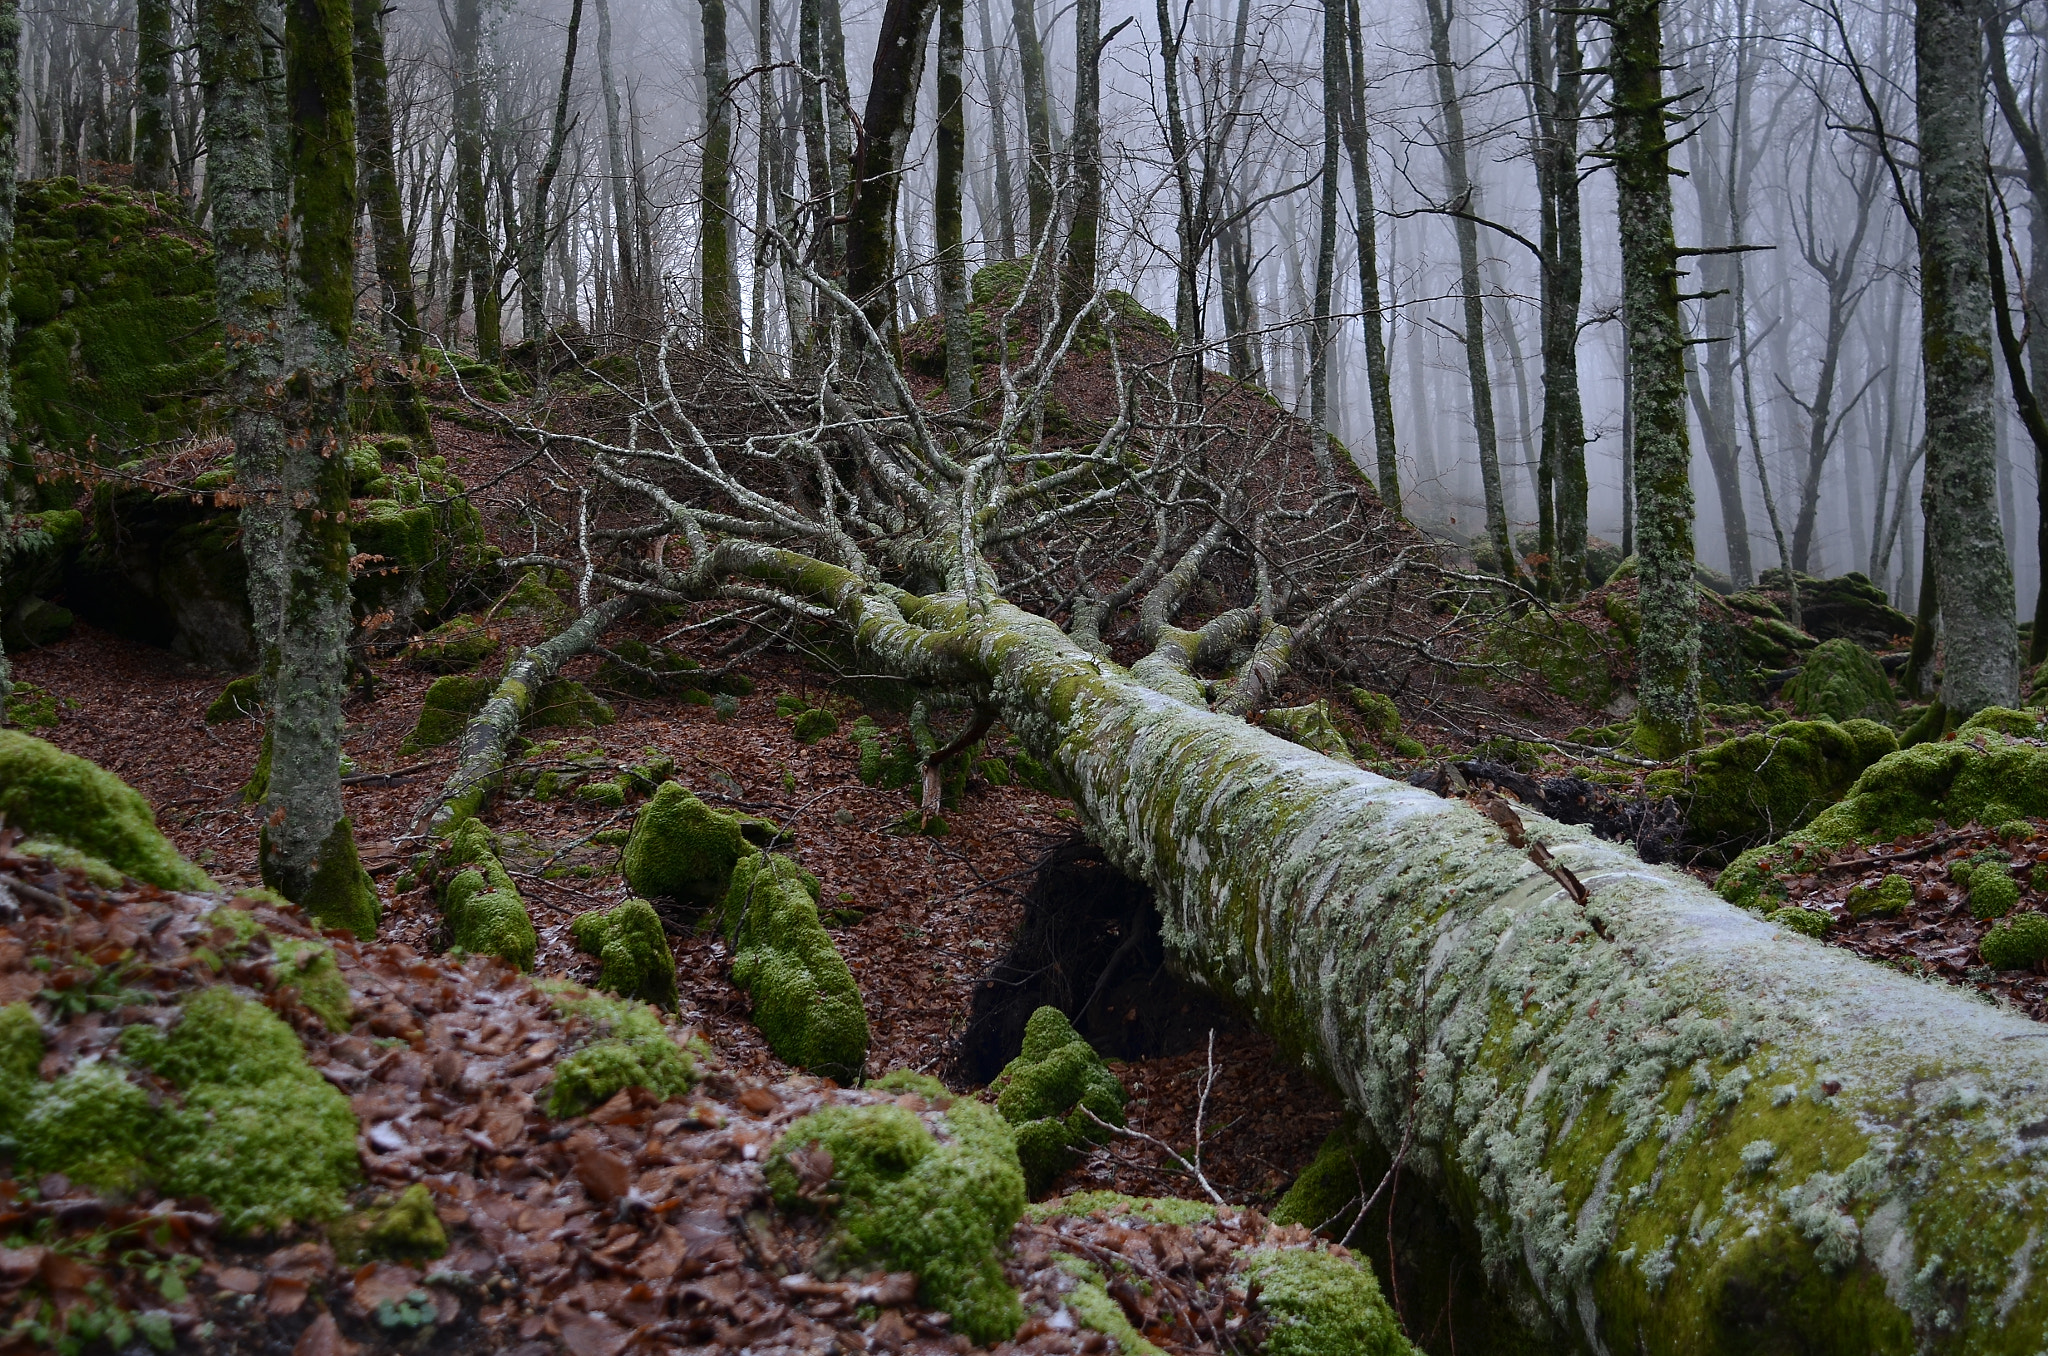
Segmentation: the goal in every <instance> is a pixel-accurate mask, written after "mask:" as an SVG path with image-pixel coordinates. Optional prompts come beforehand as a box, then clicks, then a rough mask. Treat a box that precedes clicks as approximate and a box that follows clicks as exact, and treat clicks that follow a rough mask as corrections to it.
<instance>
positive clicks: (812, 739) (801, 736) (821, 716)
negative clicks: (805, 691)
mask: <svg viewBox="0 0 2048 1356" xmlns="http://www.w3.org/2000/svg"><path fill="white" fill-rule="evenodd" d="M790 733H792V734H794V735H795V736H796V737H797V742H798V743H800V744H815V743H817V742H818V741H819V740H821V739H827V738H830V737H831V736H832V735H836V734H838V733H839V717H838V716H835V715H833V714H832V713H831V712H830V711H828V710H826V709H825V708H824V707H822V706H814V707H812V708H810V709H809V710H808V711H800V712H798V713H797V717H796V719H795V720H794V721H792V722H791V723H790Z"/></svg>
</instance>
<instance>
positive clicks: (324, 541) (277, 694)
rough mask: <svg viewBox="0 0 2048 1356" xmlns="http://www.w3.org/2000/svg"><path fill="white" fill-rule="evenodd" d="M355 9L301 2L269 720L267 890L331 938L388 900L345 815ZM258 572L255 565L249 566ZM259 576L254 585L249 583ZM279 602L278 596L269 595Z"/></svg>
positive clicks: (335, 2)
mask: <svg viewBox="0 0 2048 1356" xmlns="http://www.w3.org/2000/svg"><path fill="white" fill-rule="evenodd" d="M354 42H355V22H354V18H353V15H352V13H351V6H350V4H349V0H290V8H289V9H288V10H287V12H286V18H285V49H286V56H285V78H286V89H287V95H288V100H289V107H290V108H291V111H292V117H291V159H292V197H291V214H290V216H289V217H288V218H287V220H286V227H285V229H286V251H287V258H288V259H289V261H290V262H289V268H288V272H287V277H286V286H287V288H288V289H289V296H290V301H289V303H288V307H289V309H288V315H287V322H286V324H287V328H286V334H285V349H286V355H287V361H288V363H289V370H288V371H287V373H286V376H285V380H284V386H283V390H284V399H285V406H286V413H285V427H286V429H287V430H288V433H289V437H288V439H287V442H286V449H285V455H284V466H283V472H284V474H283V489H284V492H285V495H286V496H287V498H286V500H285V502H284V503H283V504H281V505H280V506H279V507H280V508H281V509H282V511H283V515H284V520H285V521H284V531H283V532H282V533H281V534H280V539H279V545H281V546H282V547H283V550H281V551H280V552H278V553H277V554H276V555H275V556H273V557H271V558H270V559H269V560H267V561H265V562H264V568H266V569H267V570H270V571H273V572H275V575H276V577H277V580H278V584H277V586H281V588H280V591H281V592H282V593H283V594H284V599H285V608H284V625H283V627H282V628H281V629H280V632H279V636H278V647H277V655H278V665H277V683H276V687H275V690H274V692H273V693H272V696H271V702H272V714H271V722H270V731H271V762H270V788H269V796H268V798H267V800H266V801H265V806H264V808H265V811H266V813H265V816H264V824H263V834H262V854H263V879H264V883H265V884H267V885H269V886H270V887H271V888H272V889H275V890H277V891H279V892H280V893H282V894H283V895H284V896H285V897H286V898H287V899H291V900H294V901H295V902H297V903H299V904H301V905H303V906H304V907H305V910H306V912H307V913H308V914H310V915H311V916H312V917H313V918H315V919H316V920H318V921H319V922H321V923H322V924H324V925H326V926H329V927H343V928H348V929H350V930H351V931H353V932H355V934H356V935H357V936H359V937H369V936H373V935H375V933H376V930H377V893H376V890H375V889H374V888H373V887H372V886H371V884H370V878H369V876H368V875H367V874H366V873H365V872H364V871H363V868H362V864H361V862H360V861H359V860H358V859H357V856H356V843H355V833H354V830H353V829H352V828H351V827H350V825H349V821H348V818H347V816H346V815H345V814H344V813H343V809H342V803H341V730H342V716H341V700H342V696H343V693H344V690H345V688H346V679H347V673H348V637H349V629H350V616H349V612H350V603H349V589H348V562H349V528H348V504H349V476H348V458H347V457H346V456H345V455H343V454H344V452H345V451H346V449H347V446H348V381H349V373H350V364H349V357H348V339H349V329H350V327H351V324H352V322H353V320H354V316H355V304H356V294H355V219H356V127H355V105H354V99H353V96H354V71H353V62H352V49H353V47H354ZM253 564H254V562H252V565H253ZM252 572H253V571H252ZM274 587H275V586H274Z"/></svg>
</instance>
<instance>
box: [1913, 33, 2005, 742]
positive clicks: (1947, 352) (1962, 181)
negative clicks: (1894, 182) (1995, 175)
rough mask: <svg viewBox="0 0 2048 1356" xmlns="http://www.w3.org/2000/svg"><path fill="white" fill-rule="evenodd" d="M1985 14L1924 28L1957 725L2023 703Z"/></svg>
mask: <svg viewBox="0 0 2048 1356" xmlns="http://www.w3.org/2000/svg"><path fill="white" fill-rule="evenodd" d="M1978 12H1979V11H1978V8H1977V6H1976V5H1974V4H1973V3H1971V0H1918V4H1917V7H1916V12H1915V19H1914V57H1915V61H1914V93H1915V103H1916V106H1917V108H1918V110H1919V125H1920V135H1919V142H1920V166H1921V168H1920V194H1921V208H1920V279H1921V323H1920V346H1921V362H1922V364H1923V366H1924V368H1925V370H1926V374H1927V376H1926V393H1925V399H1926V402H1927V471H1926V476H1927V483H1928V485H1929V486H1930V487H1931V490H1932V496H1931V498H1932V504H1933V512H1932V514H1931V515H1930V526H1931V528H1932V531H1931V532H1930V534H1929V535H1930V538H1931V540H1930V555H1929V559H1928V565H1929V567H1930V568H1931V569H1932V570H1933V572H1934V574H1935V577H1936V579H1937V580H1938V584H1939V588H1940V599H1941V616H1942V632H1943V640H1944V645H1945V650H1946V656H1947V657H1946V661H1945V663H1944V664H1943V666H1942V673H1943V679H1942V701H1943V703H1944V704H1945V705H1947V706H1948V708H1949V709H1950V710H1951V711H1953V712H1955V713H1957V715H1958V716H1959V717H1961V716H1968V715H1970V714H1972V713H1974V712H1976V711H1978V710H1981V709H1982V708H1984V707H1986V706H2013V705H2015V704H2017V702H2018V700H2019V642H2018V636H2017V634H2016V631H2015V626H2014V618H2013V610H2014V602H2013V583H2012V563H2011V561H2010V559H2009V558H2008V557H2007V555H2006V550H2005V533H2004V532H2003V530H2001V528H2000V525H1999V521H1998V498H1997V495H1998V487H1997V473H1996V467H1995V466H1994V465H1993V447H1992V443H1993V438H1992V428H1991V419H1992V410H1991V400H1992V370H1991V291H1990V288H1991V283H1990V278H1989V276H1988V273H1989V270H1988V269H1987V267H1986V262H1987V261H1986V259H1985V254H1984V245H1983V239H1984V220H1985V212H1986V203H1985V185H1984V156H1985V144H1984V65H1983V60H1982V43H1983V29H1982V28H1981V26H1980V25H1979V23H1978Z"/></svg>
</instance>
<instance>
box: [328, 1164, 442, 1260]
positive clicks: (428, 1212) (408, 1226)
mask: <svg viewBox="0 0 2048 1356" xmlns="http://www.w3.org/2000/svg"><path fill="white" fill-rule="evenodd" d="M328 1238H329V1239H330V1241H332V1242H333V1244H334V1251H335V1254H336V1256H337V1257H338V1258H340V1260H342V1261H343V1262H345V1263H351V1264H353V1263H357V1262H360V1261H362V1260H364V1259H365V1258H372V1257H381V1258H386V1259H389V1260H391V1261H394V1262H430V1261H432V1260H433V1259H435V1258H437V1257H441V1256H444V1255H445V1254H446V1253H447V1251H448V1230H447V1229H446V1228H445V1227H443V1225H442V1224H441V1217H440V1216H439V1215H437V1214H435V1213H434V1194H433V1192H431V1191H429V1190H428V1189H427V1186H426V1183H424V1182H414V1183H413V1184H412V1185H411V1186H409V1187H407V1188H406V1189H405V1190H404V1191H401V1192H400V1193H398V1196H397V1197H396V1198H395V1199H393V1198H389V1197H387V1198H385V1199H383V1200H380V1201H378V1202H377V1203H376V1204H375V1205H373V1206H371V1207H370V1208H369V1209H367V1210H363V1211H360V1212H358V1213H356V1214H354V1215H351V1216H349V1217H348V1218H347V1219H344V1220H341V1221H340V1222H338V1223H337V1224H335V1226H334V1227H333V1228H332V1229H330V1230H329V1231H328Z"/></svg>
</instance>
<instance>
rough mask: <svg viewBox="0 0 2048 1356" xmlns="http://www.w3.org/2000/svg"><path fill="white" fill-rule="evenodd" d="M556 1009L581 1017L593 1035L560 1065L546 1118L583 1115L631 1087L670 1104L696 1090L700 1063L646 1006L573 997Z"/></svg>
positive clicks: (595, 998) (557, 1067) (549, 1098)
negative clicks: (673, 1099) (677, 1042)
mask: <svg viewBox="0 0 2048 1356" xmlns="http://www.w3.org/2000/svg"><path fill="white" fill-rule="evenodd" d="M557 1006H559V1007H560V1008H561V1009H562V1010H563V1011H564V1012H566V1013H568V1014H569V1015H570V1016H572V1017H581V1018H583V1019H584V1020H585V1021H587V1022H588V1023H589V1024H590V1028H591V1030H590V1039H589V1040H588V1041H587V1042H586V1043H585V1044H584V1045H583V1046H582V1047H581V1048H579V1049H578V1050H576V1051H575V1052H574V1053H572V1054H570V1055H568V1056H566V1057H565V1058H563V1059H561V1060H558V1061H557V1062H556V1064H555V1079H554V1082H553V1083H552V1084H551V1085H550V1086H549V1090H548V1100H547V1108H548V1115H550V1116H554V1117H557V1118H560V1117H565V1116H580V1115H582V1114H583V1113H584V1112H586V1111H588V1110H590V1109H591V1108H592V1107H595V1106H600V1105H602V1104H603V1103H605V1102H606V1101H609V1100H610V1099H611V1098H612V1097H614V1096H616V1095H618V1094H619V1093H620V1092H622V1091H624V1090H625V1089H627V1088H645V1089H646V1090H647V1091H648V1092H650V1093H652V1094H653V1095H654V1096H655V1097H656V1098H657V1099H659V1100H661V1101H667V1100H668V1099H670V1098H672V1097H680V1096H682V1095H683V1094H684V1093H686V1092H688V1091H689V1090H690V1089H691V1088H693V1087H695V1086H697V1078H698V1072H697V1061H696V1060H695V1059H694V1058H693V1057H692V1056H691V1054H690V1053H689V1052H688V1051H686V1050H684V1049H683V1048H682V1047H680V1046H678V1045H677V1044H676V1042H675V1040H674V1038H673V1037H671V1036H670V1035H669V1032H668V1028H667V1027H665V1026H663V1025H662V1020H661V1017H660V1015H659V1014H657V1013H656V1012H655V1010H654V1009H653V1008H650V1007H648V1006H647V1005H646V1004H645V1003H633V1002H627V1001H624V1000H621V999H615V998H598V997H595V996H570V997H564V998H561V999H558V1000H557Z"/></svg>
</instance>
